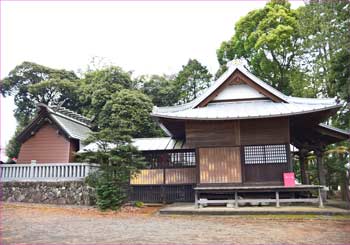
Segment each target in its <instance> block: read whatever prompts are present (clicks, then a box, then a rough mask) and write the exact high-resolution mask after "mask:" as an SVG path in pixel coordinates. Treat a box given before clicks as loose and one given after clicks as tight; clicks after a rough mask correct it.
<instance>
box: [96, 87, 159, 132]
mask: <svg viewBox="0 0 350 245" xmlns="http://www.w3.org/2000/svg"><path fill="white" fill-rule="evenodd" d="M152 108H153V104H152V101H151V100H150V98H149V97H147V96H146V95H145V94H143V93H142V92H140V91H137V90H128V89H123V90H121V91H120V92H116V93H114V94H113V95H112V96H111V98H110V100H108V101H107V102H106V104H105V105H104V106H103V107H102V108H101V109H100V117H99V120H98V126H99V130H103V129H113V130H115V131H117V132H120V133H122V134H124V135H130V136H131V137H152V136H159V135H161V132H160V129H159V128H158V127H157V125H155V122H154V121H153V120H152V119H151V117H150V113H151V112H152Z"/></svg>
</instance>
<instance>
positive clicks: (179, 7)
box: [0, 1, 303, 159]
mask: <svg viewBox="0 0 350 245" xmlns="http://www.w3.org/2000/svg"><path fill="white" fill-rule="evenodd" d="M265 3H266V1H241V2H240V1H232V2H227V1H222V2H208V1H206V2H198V1H197V2H183V1H179V2H158V1H155V2H110V1H107V2H97V1H96V2H91V1H90V2H81V1H80V2H67V1H63V2H42V1H38V2H18V1H15V2H12V1H5V2H3V1H2V2H1V78H4V77H6V76H7V74H8V73H9V71H10V70H11V69H13V68H14V67H15V66H16V65H18V64H20V63H22V62H23V61H32V62H36V63H39V64H41V65H45V66H49V67H52V68H63V69H68V70H74V71H78V70H80V69H82V70H84V69H86V67H87V65H88V63H89V62H90V61H91V59H92V57H94V56H97V57H103V58H104V60H105V63H108V64H109V63H111V64H114V65H118V66H121V67H122V68H123V69H125V70H131V71H134V73H135V75H140V74H163V73H164V74H172V73H176V72H178V71H179V70H180V69H181V66H182V65H184V64H186V62H187V61H188V59H189V58H196V59H198V60H199V61H200V62H201V63H202V64H204V65H206V66H207V67H208V69H209V71H210V72H211V73H215V72H216V70H217V69H218V67H219V64H218V62H217V59H216V50H217V49H218V48H219V46H220V43H221V42H222V41H224V40H228V39H229V38H230V37H231V36H232V35H233V34H234V24H235V22H237V20H238V19H239V18H240V17H242V16H244V15H246V14H247V13H248V12H249V11H250V10H253V9H257V8H262V7H263V6H264V5H265ZM302 4H303V2H302V1H293V2H292V7H293V8H296V7H298V6H300V5H302ZM14 108H15V107H14V104H13V98H12V97H9V98H5V99H4V98H1V141H0V142H1V146H2V147H4V146H5V145H6V144H7V142H8V140H9V139H10V138H11V135H12V134H13V133H14V130H15V127H16V122H15V119H14V118H13V110H14ZM3 157H4V156H3V155H2V159H3Z"/></svg>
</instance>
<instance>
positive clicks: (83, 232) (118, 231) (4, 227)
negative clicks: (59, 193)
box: [0, 203, 350, 244]
mask: <svg viewBox="0 0 350 245" xmlns="http://www.w3.org/2000/svg"><path fill="white" fill-rule="evenodd" d="M157 211H158V208H141V209H134V208H125V209H124V210H123V211H121V212H100V211H97V210H96V209H94V208H87V207H67V206H64V207H63V206H62V207H60V206H52V205H41V204H12V203H2V204H1V227H0V228H1V241H0V244H13V243H16V244H18V243H22V244H23V243H31V244H33V243H36V244H38V243H41V244H44V243H45V244H48V243H51V244H96V243H99V244H107V243H109V244H111V243H114V244H116V243H123V244H130V243H131V244H135V243H139V244H140V243H143V244H145V243H147V244H160V243H162V244H165V243H171V244H174V243H178V244H179V243H182V244H184V243H185V244H194V243H195V244H209V243H210V244H213V243H215V244H219V243H220V244H222V243H224V244H232V243H235V244H264V243H265V244H266V243H268V244H346V243H350V217H348V216H347V217H346V216H340V217H336V218H334V217H319V216H317V217H316V216H288V217H287V216H278V218H276V217H272V216H230V217H228V216H159V215H157V214H156V213H157Z"/></svg>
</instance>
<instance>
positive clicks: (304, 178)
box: [299, 149, 310, 185]
mask: <svg viewBox="0 0 350 245" xmlns="http://www.w3.org/2000/svg"><path fill="white" fill-rule="evenodd" d="M307 153H308V150H306V149H299V163H300V175H301V183H302V184H303V185H308V184H310V182H309V176H308V173H307V169H308V167H307V162H306V155H307Z"/></svg>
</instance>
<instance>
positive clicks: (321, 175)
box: [315, 150, 327, 200]
mask: <svg viewBox="0 0 350 245" xmlns="http://www.w3.org/2000/svg"><path fill="white" fill-rule="evenodd" d="M315 154H316V161H317V170H318V180H319V183H320V185H322V186H324V187H326V184H327V183H326V170H325V168H324V165H323V150H316V151H315ZM321 196H322V199H323V200H326V198H327V191H325V190H324V189H322V190H321Z"/></svg>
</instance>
